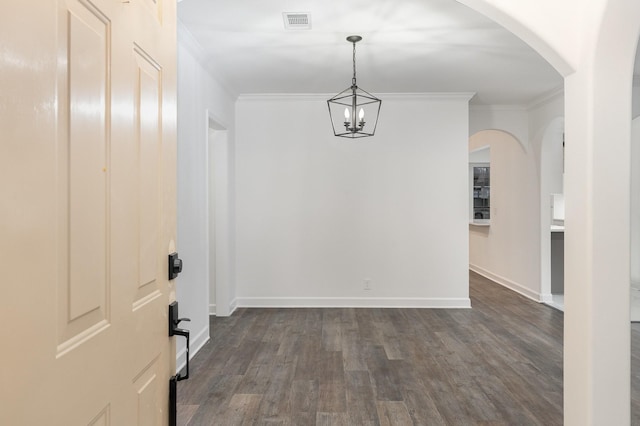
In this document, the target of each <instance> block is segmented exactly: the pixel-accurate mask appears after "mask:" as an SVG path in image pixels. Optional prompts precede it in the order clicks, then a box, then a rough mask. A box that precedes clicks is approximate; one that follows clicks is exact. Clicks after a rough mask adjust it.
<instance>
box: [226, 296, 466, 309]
mask: <svg viewBox="0 0 640 426" xmlns="http://www.w3.org/2000/svg"><path fill="white" fill-rule="evenodd" d="M236 300H237V306H238V307H242V308H449V309H451V308H470V307H471V300H470V299H469V298H435V297H434V298H402V297H361V298H351V297H240V298H238V299H236ZM234 310H235V306H234Z"/></svg>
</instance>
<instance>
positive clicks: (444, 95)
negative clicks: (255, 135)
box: [238, 92, 475, 102]
mask: <svg viewBox="0 0 640 426" xmlns="http://www.w3.org/2000/svg"><path fill="white" fill-rule="evenodd" d="M372 95H374V96H376V97H378V98H380V99H382V100H383V101H385V100H394V101H395V100H423V101H424V100H456V101H467V102H468V101H469V100H471V98H472V97H473V96H474V95H475V92H433V93H372ZM333 96H335V93H246V94H242V95H239V96H238V101H298V102H299V101H314V102H317V101H319V100H323V101H326V100H327V99H330V98H331V97H333Z"/></svg>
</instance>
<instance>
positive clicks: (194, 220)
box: [176, 25, 234, 368]
mask: <svg viewBox="0 0 640 426" xmlns="http://www.w3.org/2000/svg"><path fill="white" fill-rule="evenodd" d="M203 57H204V55H202V54H201V52H200V51H199V47H198V45H197V43H196V42H195V41H194V40H193V39H192V37H191V35H190V34H189V33H188V32H187V31H186V30H185V29H184V27H183V26H182V25H178V207H177V208H178V244H177V246H178V252H179V253H180V257H181V258H182V260H183V261H184V268H183V272H182V274H181V275H180V276H179V277H178V278H177V285H176V299H177V300H178V302H179V309H180V316H181V317H188V318H191V322H190V323H186V324H183V325H184V327H186V328H188V329H189V330H191V347H192V350H191V356H192V357H193V355H195V353H196V352H197V350H198V349H199V348H200V347H201V346H202V345H203V344H204V343H206V341H207V340H208V339H209V262H208V235H207V229H208V217H207V211H208V209H207V188H208V184H207V145H208V141H207V128H208V117H207V111H208V112H209V115H211V116H214V117H216V118H217V120H218V121H219V122H221V123H222V124H223V125H227V126H228V125H230V124H232V123H233V120H234V107H233V98H232V97H231V96H230V95H229V94H228V93H227V92H226V91H225V90H224V88H223V87H221V86H220V85H219V84H218V83H216V81H215V80H214V79H213V77H212V76H211V75H210V73H209V72H208V71H207V70H206V69H205V68H204V66H203V65H202V64H201V63H200V62H199V61H198V59H196V58H203ZM183 340H184V339H178V341H177V353H178V362H177V365H178V368H180V367H181V365H183V363H184V361H185V359H184V341H183Z"/></svg>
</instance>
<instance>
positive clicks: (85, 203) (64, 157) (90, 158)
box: [55, 2, 111, 356]
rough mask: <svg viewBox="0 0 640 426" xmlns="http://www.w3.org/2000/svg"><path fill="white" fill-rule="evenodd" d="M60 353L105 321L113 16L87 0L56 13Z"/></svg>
mask: <svg viewBox="0 0 640 426" xmlns="http://www.w3.org/2000/svg"><path fill="white" fill-rule="evenodd" d="M59 18H60V20H59V28H60V29H61V31H60V39H59V42H58V45H59V47H60V50H59V53H60V55H61V57H62V58H64V64H65V66H64V67H60V68H59V78H58V82H59V85H58V97H59V101H58V114H59V120H58V140H57V145H58V169H57V176H56V179H55V180H56V181H57V182H58V194H57V200H58V218H59V220H58V229H57V232H56V235H57V238H58V253H57V254H58V265H59V266H58V271H59V275H58V304H59V306H58V324H59V328H58V340H59V342H58V356H61V355H63V354H64V353H66V352H67V351H68V350H69V349H71V348H73V347H76V346H77V345H79V344H81V343H82V342H83V341H85V340H86V339H88V338H91V337H93V336H95V335H96V334H97V333H98V332H99V331H101V330H104V329H105V328H106V326H107V325H108V323H109V321H108V316H109V311H108V306H107V301H108V299H109V293H110V284H111V283H110V280H109V258H108V252H109V235H108V232H107V230H108V228H109V209H108V202H109V193H108V186H109V185H108V183H109V170H108V169H107V164H108V162H109V140H108V135H109V129H108V128H107V123H108V122H110V110H109V108H108V107H109V105H110V97H111V96H110V91H109V87H110V81H109V79H110V74H109V70H110V68H111V67H110V63H111V60H110V54H111V49H110V32H111V31H110V29H111V28H110V26H111V25H110V22H109V20H108V19H107V17H106V16H104V15H103V14H102V13H101V12H100V11H99V10H98V9H97V8H95V7H94V6H93V5H91V4H89V3H81V2H72V3H69V4H68V8H67V9H66V10H63V11H62V12H61V13H60V14H59Z"/></svg>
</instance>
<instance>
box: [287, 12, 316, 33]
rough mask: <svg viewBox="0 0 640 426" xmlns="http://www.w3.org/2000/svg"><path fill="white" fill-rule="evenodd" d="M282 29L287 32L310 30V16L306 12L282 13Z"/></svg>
mask: <svg viewBox="0 0 640 426" xmlns="http://www.w3.org/2000/svg"><path fill="white" fill-rule="evenodd" d="M282 17H283V18H284V28H285V29H287V30H310V29H311V14H310V13H307V12H283V13H282Z"/></svg>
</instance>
